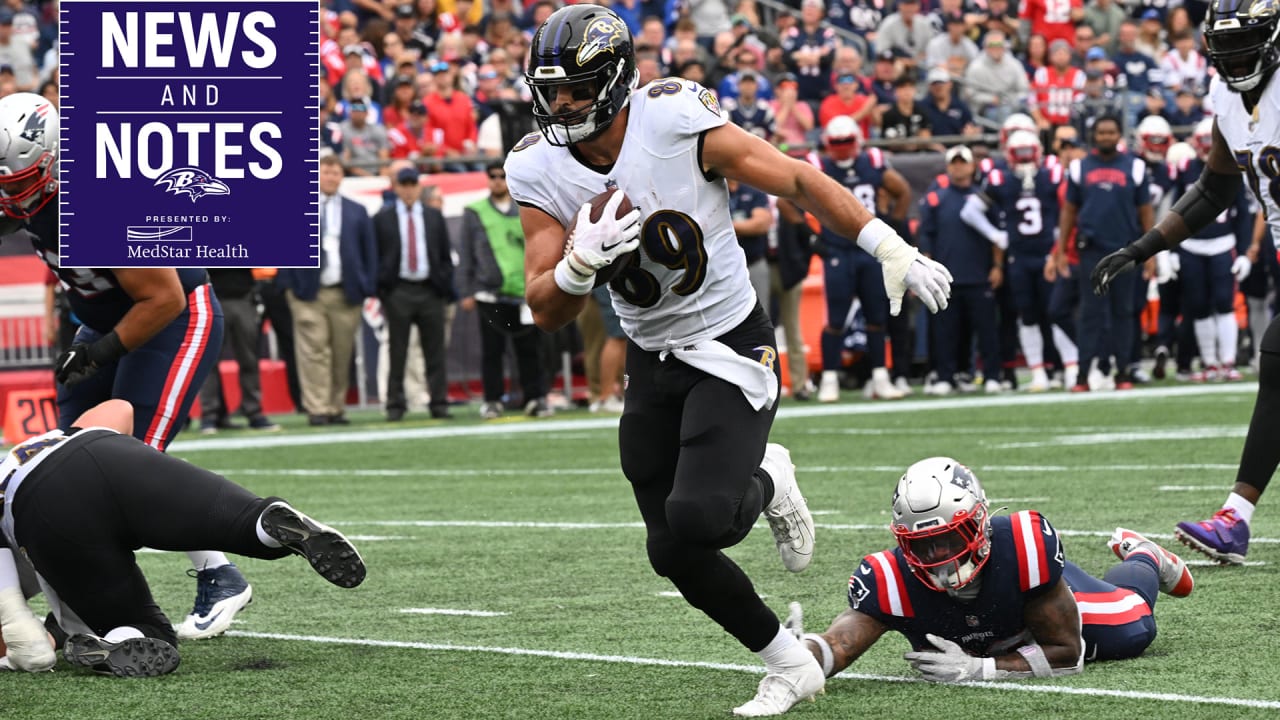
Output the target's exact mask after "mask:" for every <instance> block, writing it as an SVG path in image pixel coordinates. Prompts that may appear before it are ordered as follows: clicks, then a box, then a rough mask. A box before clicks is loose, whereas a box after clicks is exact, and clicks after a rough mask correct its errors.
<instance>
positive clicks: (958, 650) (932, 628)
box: [788, 457, 1194, 683]
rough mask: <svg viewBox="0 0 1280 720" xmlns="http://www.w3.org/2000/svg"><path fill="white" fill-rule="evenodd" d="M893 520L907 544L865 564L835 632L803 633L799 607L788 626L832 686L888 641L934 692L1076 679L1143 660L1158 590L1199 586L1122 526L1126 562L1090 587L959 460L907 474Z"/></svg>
mask: <svg viewBox="0 0 1280 720" xmlns="http://www.w3.org/2000/svg"><path fill="white" fill-rule="evenodd" d="M892 510H893V520H892V522H891V523H890V528H889V529H890V530H891V531H892V532H893V535H894V537H895V538H897V541H898V546H897V547H896V548H893V549H890V550H884V551H881V552H878V553H874V554H871V555H867V556H866V557H865V558H863V560H862V564H861V565H860V566H859V567H858V569H857V571H856V572H854V573H853V576H852V577H850V578H849V595H848V600H849V608H848V609H847V610H845V611H844V612H842V613H840V615H838V616H836V619H835V620H834V621H832V623H831V626H830V627H829V628H827V631H826V632H824V633H822V634H816V633H810V634H803V632H802V631H803V628H802V611H801V609H800V607H799V604H798V603H792V612H791V617H790V618H789V619H788V627H790V628H791V629H792V630H793V631H794V632H796V633H797V634H798V635H800V636H801V638H802V640H803V642H804V644H805V647H807V648H808V649H809V651H810V652H812V653H813V656H814V658H816V659H817V660H818V661H819V662H820V663H822V670H823V672H824V673H826V675H827V676H828V677H830V676H832V675H834V674H835V673H838V672H840V671H841V670H843V669H845V668H847V667H849V665H850V664H852V663H853V662H854V661H855V660H857V659H858V658H859V657H861V656H862V654H863V653H865V652H866V651H867V650H868V649H869V648H870V647H871V646H872V645H874V644H875V643H876V641H877V640H879V639H880V637H881V636H882V635H884V634H885V633H886V632H888V631H890V630H893V631H896V632H899V633H901V634H902V635H903V636H905V637H906V638H907V640H908V641H909V642H910V643H911V648H912V651H911V652H909V653H907V654H906V655H905V656H904V657H905V659H906V660H907V661H908V662H909V663H911V666H912V667H914V668H915V669H916V670H918V671H919V672H920V674H921V675H923V676H924V679H926V680H929V681H931V682H945V683H954V682H967V681H972V680H1013V679H1019V678H1028V677H1053V676H1061V675H1073V674H1075V673H1078V672H1080V670H1081V669H1082V667H1083V664H1084V662H1086V661H1092V660H1120V659H1124V658H1132V657H1137V656H1138V655H1140V654H1142V652H1143V651H1144V650H1145V649H1146V648H1147V646H1148V645H1150V644H1151V641H1152V640H1153V639H1155V636H1156V622H1155V616H1154V615H1153V614H1152V613H1153V611H1154V609H1155V603H1156V597H1157V595H1158V593H1161V592H1163V593H1166V594H1169V595H1172V596H1174V597H1185V596H1187V595H1189V594H1190V593H1191V591H1192V589H1193V587H1194V580H1193V579H1192V577H1191V573H1190V571H1188V570H1187V566H1186V563H1184V562H1183V561H1182V560H1181V559H1180V558H1179V557H1178V556H1177V555H1174V554H1173V553H1171V552H1169V551H1167V550H1165V549H1163V548H1161V547H1160V546H1159V545H1156V544H1155V543H1154V542H1152V541H1150V540H1148V539H1146V538H1144V537H1143V536H1141V535H1139V534H1138V533H1136V532H1133V531H1132V530H1126V529H1124V528H1116V531H1115V533H1114V534H1113V535H1112V536H1111V539H1110V540H1109V541H1108V543H1107V544H1108V546H1109V547H1110V548H1111V550H1112V551H1113V552H1114V553H1115V554H1116V556H1117V557H1119V558H1120V563H1119V564H1118V565H1115V566H1113V567H1112V568H1111V569H1110V570H1108V571H1107V573H1106V575H1104V576H1103V577H1102V578H1101V579H1098V578H1095V577H1093V576H1092V575H1090V574H1088V573H1086V572H1085V571H1084V570H1081V569H1080V567H1079V566H1077V565H1076V564H1075V563H1072V562H1070V561H1068V560H1067V559H1066V558H1065V557H1064V554H1063V548H1062V544H1061V542H1060V541H1059V536H1058V533H1057V532H1056V531H1054V529H1053V526H1052V525H1050V524H1049V521H1048V520H1047V519H1045V518H1044V517H1043V516H1042V515H1040V513H1038V512H1036V511H1034V510H1024V511H1021V512H1016V513H1013V514H1012V515H1003V516H999V517H991V510H990V508H989V507H988V504H987V496H986V494H985V492H984V491H983V489H982V484H981V483H980V482H979V481H978V478H977V477H976V476H975V475H974V474H973V472H972V471H971V470H969V469H968V468H967V467H965V466H963V465H961V464H960V463H958V462H956V461H955V460H953V459H951V458H946V457H934V458H928V459H925V460H921V461H920V462H918V463H916V464H914V465H912V466H911V467H909V468H907V472H906V474H904V475H903V476H902V478H901V479H900V480H898V485H897V488H896V489H895V490H894V493H893V502H892Z"/></svg>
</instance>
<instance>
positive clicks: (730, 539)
mask: <svg viewBox="0 0 1280 720" xmlns="http://www.w3.org/2000/svg"><path fill="white" fill-rule="evenodd" d="M737 510H738V504H737V503H732V502H730V501H729V498H726V497H723V496H720V495H703V496H701V497H697V498H691V497H676V496H672V497H669V498H667V525H668V527H670V528H671V533H672V534H673V535H674V536H675V537H676V539H678V540H679V541H680V542H682V543H685V544H687V545H693V546H697V547H704V548H715V549H719V548H725V547H729V546H731V545H734V544H736V543H737V542H738V541H739V540H741V539H742V538H743V537H744V536H745V535H746V532H744V530H743V529H742V528H739V527H738V526H739V524H740V523H739V522H738V512H737ZM753 520H754V518H753ZM745 525H746V530H750V529H751V523H750V522H747V523H745Z"/></svg>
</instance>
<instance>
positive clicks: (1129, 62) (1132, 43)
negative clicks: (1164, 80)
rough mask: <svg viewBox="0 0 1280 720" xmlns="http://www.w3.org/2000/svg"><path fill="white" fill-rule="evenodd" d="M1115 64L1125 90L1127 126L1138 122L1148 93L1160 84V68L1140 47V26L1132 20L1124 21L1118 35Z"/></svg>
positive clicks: (1119, 80) (1113, 57) (1112, 58)
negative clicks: (1140, 50)
mask: <svg viewBox="0 0 1280 720" xmlns="http://www.w3.org/2000/svg"><path fill="white" fill-rule="evenodd" d="M1111 60H1112V64H1114V65H1115V68H1116V71H1117V75H1116V85H1117V87H1119V88H1120V89H1121V90H1122V91H1123V92H1124V103H1125V111H1124V122H1125V127H1135V126H1137V124H1138V114H1139V113H1140V112H1141V111H1142V109H1143V103H1144V102H1145V100H1144V98H1146V96H1147V94H1148V93H1149V92H1150V91H1151V90H1152V89H1158V88H1159V86H1160V68H1159V66H1157V65H1156V62H1155V60H1153V59H1151V56H1150V55H1147V54H1146V53H1143V52H1139V50H1138V25H1137V23H1135V22H1133V21H1132V20H1126V21H1124V22H1123V23H1121V24H1120V30H1119V31H1118V33H1117V35H1116V51H1115V53H1114V54H1113V55H1112V56H1111Z"/></svg>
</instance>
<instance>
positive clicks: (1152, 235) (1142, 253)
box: [1126, 228, 1169, 263]
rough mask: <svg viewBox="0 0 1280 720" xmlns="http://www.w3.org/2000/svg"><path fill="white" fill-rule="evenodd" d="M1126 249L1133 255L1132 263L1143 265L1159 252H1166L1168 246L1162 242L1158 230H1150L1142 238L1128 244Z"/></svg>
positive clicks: (1161, 236) (1161, 235)
mask: <svg viewBox="0 0 1280 720" xmlns="http://www.w3.org/2000/svg"><path fill="white" fill-rule="evenodd" d="M1126 249H1127V250H1129V251H1130V252H1131V253H1132V254H1133V260H1134V262H1137V263H1144V262H1146V261H1147V260H1148V259H1150V258H1152V257H1154V256H1155V254H1156V253H1158V252H1160V251H1161V250H1168V249H1169V244H1168V243H1166V242H1165V241H1164V235H1163V234H1162V233H1161V232H1160V231H1159V230H1157V229H1155V228H1151V229H1150V230H1148V231H1146V232H1145V233H1143V235H1142V237H1140V238H1138V239H1137V240H1135V241H1133V242H1131V243H1129V247H1128V248H1126Z"/></svg>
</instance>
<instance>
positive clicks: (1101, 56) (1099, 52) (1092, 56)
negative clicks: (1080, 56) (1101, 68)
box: [1084, 47, 1107, 60]
mask: <svg viewBox="0 0 1280 720" xmlns="http://www.w3.org/2000/svg"><path fill="white" fill-rule="evenodd" d="M1084 59H1085V60H1106V59H1107V51H1106V50H1103V49H1102V48H1100V47H1091V48H1089V52H1087V53H1085V54H1084Z"/></svg>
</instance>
